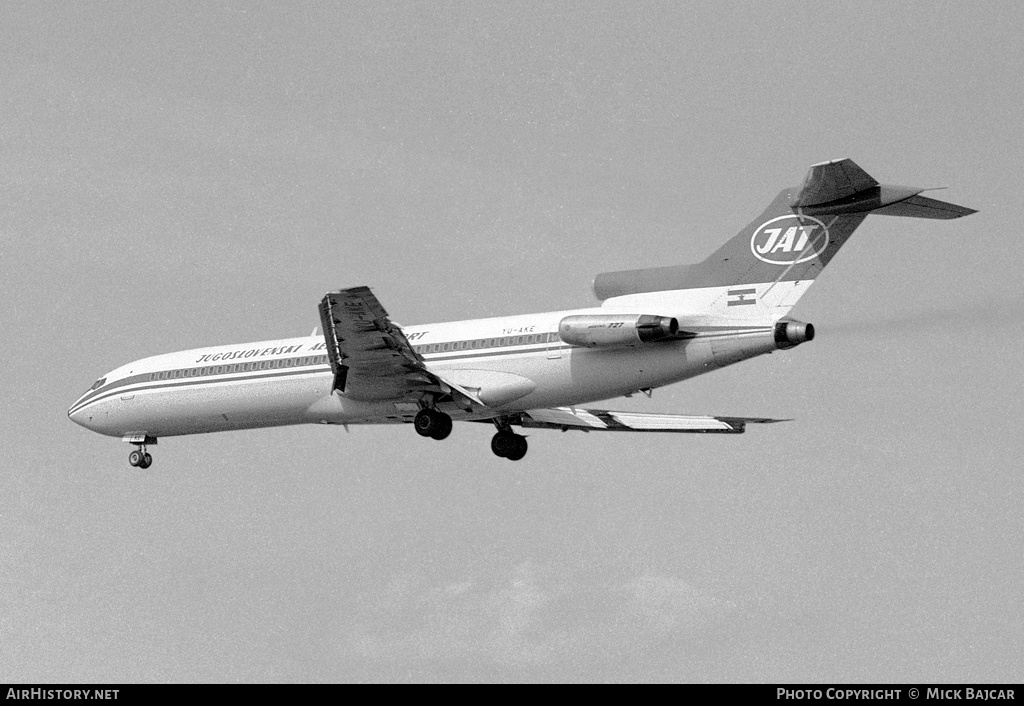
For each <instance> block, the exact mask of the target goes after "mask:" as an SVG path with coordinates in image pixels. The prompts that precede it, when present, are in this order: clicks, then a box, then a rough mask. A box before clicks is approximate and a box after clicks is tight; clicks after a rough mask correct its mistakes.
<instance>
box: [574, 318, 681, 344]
mask: <svg viewBox="0 0 1024 706" xmlns="http://www.w3.org/2000/svg"><path fill="white" fill-rule="evenodd" d="M677 333H679V322H678V321H677V320H676V319H674V318H671V317H669V316H653V315H650V314H593V315H587V314H581V315H578V316H566V317H565V318H564V319H562V320H561V321H560V322H558V337H559V338H561V339H562V341H563V342H565V343H568V344H569V345H571V346H584V347H586V348H615V347H617V346H638V345H640V344H643V343H653V342H654V341H661V340H664V339H666V338H671V337H672V336H675V335H676V334H677Z"/></svg>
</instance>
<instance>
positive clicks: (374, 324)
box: [320, 287, 482, 406]
mask: <svg viewBox="0 0 1024 706" xmlns="http://www.w3.org/2000/svg"><path fill="white" fill-rule="evenodd" d="M320 321H321V322H322V323H323V328H324V340H325V341H326V343H327V358H328V360H330V362H331V372H333V373H334V389H335V390H340V391H341V392H342V393H343V394H344V395H345V396H346V397H351V398H352V399H357V400H401V399H408V400H418V399H420V398H421V397H422V396H423V394H424V393H428V392H434V393H439V394H442V395H444V394H452V395H453V396H455V397H461V398H462V401H463V402H464V403H465V404H466V406H469V404H470V403H472V404H480V405H482V403H480V401H479V400H478V399H477V398H476V397H475V396H474V395H472V394H471V393H469V392H468V391H466V390H463V389H462V388H461V387H459V386H458V385H454V384H451V383H446V382H445V381H443V380H441V379H440V378H439V377H437V375H435V374H434V373H431V372H430V371H429V370H427V369H426V367H425V366H424V364H423V358H422V357H421V356H420V355H419V354H418V353H416V351H414V350H413V348H412V346H411V345H409V340H408V339H407V338H406V337H405V334H404V333H402V329H401V327H399V326H398V325H397V324H396V323H394V322H393V321H391V319H389V318H388V313H387V312H386V311H385V310H384V307H383V306H381V304H380V302H379V301H377V297H375V296H374V295H373V292H371V291H370V288H369V287H351V288H349V289H339V290H338V291H336V292H329V293H328V294H327V295H326V296H325V297H324V298H323V300H322V301H321V302H320Z"/></svg>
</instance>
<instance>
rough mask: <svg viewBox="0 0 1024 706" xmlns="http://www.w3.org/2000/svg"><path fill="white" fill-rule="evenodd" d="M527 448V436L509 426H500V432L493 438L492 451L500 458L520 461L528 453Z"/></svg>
mask: <svg viewBox="0 0 1024 706" xmlns="http://www.w3.org/2000/svg"><path fill="white" fill-rule="evenodd" d="M527 448H528V446H527V444H526V437H525V436H521V435H520V434H516V433H514V432H513V431H512V430H511V429H509V428H508V427H507V426H506V427H505V428H502V427H498V433H497V434H495V435H494V437H493V438H491V451H493V452H494V455H495V456H497V457H498V458H507V459H508V460H509V461H518V460H519V459H521V458H522V457H523V456H525V455H526V451H527Z"/></svg>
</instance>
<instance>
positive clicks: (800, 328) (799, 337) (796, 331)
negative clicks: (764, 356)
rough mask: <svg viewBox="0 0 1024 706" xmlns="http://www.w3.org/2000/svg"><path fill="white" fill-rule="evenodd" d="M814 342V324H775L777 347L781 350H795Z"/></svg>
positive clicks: (786, 322)
mask: <svg viewBox="0 0 1024 706" xmlns="http://www.w3.org/2000/svg"><path fill="white" fill-rule="evenodd" d="M813 340H814V324H805V323H803V322H801V321H780V322H779V323H777V324H775V345H776V346H778V347H779V348H783V349H785V348H793V347H794V346H799V345H800V344H801V343H806V342H807V341H813Z"/></svg>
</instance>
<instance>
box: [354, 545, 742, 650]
mask: <svg viewBox="0 0 1024 706" xmlns="http://www.w3.org/2000/svg"><path fill="white" fill-rule="evenodd" d="M359 612H360V613H361V614H362V615H364V616H365V618H364V619H363V620H361V621H360V623H359V625H358V626H357V627H356V628H355V629H354V630H352V631H351V632H349V634H347V635H345V636H344V637H343V639H342V641H341V643H342V644H341V645H340V655H339V656H340V657H341V658H342V659H343V660H349V659H358V660H372V661H375V662H379V661H383V662H387V663H391V664H392V665H393V666H400V667H402V668H404V667H410V668H411V667H412V666H413V665H415V664H417V663H420V662H427V663H431V664H438V663H440V664H444V663H452V664H454V663H460V664H465V663H466V662H474V661H476V660H484V661H485V662H488V663H492V664H496V665H499V666H503V667H513V666H516V665H519V666H531V667H546V666H555V665H563V666H565V665H566V664H567V663H573V662H576V661H578V660H581V659H582V660H586V661H587V662H588V663H589V662H593V661H594V660H595V659H596V660H597V661H598V662H603V661H606V660H611V661H618V660H621V659H622V657H623V655H630V654H632V653H633V652H635V651H636V650H638V649H646V648H648V647H650V646H651V645H652V644H658V643H659V642H661V641H664V640H666V639H673V638H682V639H683V642H684V644H688V641H689V640H691V639H692V638H694V637H695V636H700V635H703V634H705V633H707V632H709V631H710V630H711V629H712V628H713V626H714V625H715V624H717V623H720V622H722V621H723V620H725V619H727V618H728V617H729V616H730V615H731V614H732V613H734V612H735V606H733V605H732V604H731V603H729V602H727V601H721V600H718V599H716V598H714V597H713V596H709V595H707V594H706V593H705V592H703V591H701V590H700V589H698V588H696V587H694V586H693V585H691V584H690V583H688V582H686V581H685V580H683V579H681V578H679V577H674V576H659V575H654V574H644V575H641V576H637V577H635V578H631V579H629V580H619V581H612V582H602V581H600V580H598V579H594V578H593V577H589V578H588V577H584V576H581V575H578V574H576V573H573V572H566V571H565V570H564V569H560V568H559V567H553V566H546V565H541V564H538V563H536V562H533V561H524V562H522V563H520V564H518V565H516V566H515V567H512V568H511V569H510V570H508V571H507V572H506V574H505V576H504V577H501V578H500V579H499V580H497V581H494V580H492V581H489V582H488V581H486V580H483V579H481V578H475V577H474V578H467V579H463V580H459V581H446V582H443V583H440V584H438V585H435V586H431V585H428V584H426V583H423V582H421V581H420V580H419V579H416V578H414V577H409V576H403V577H396V578H393V579H392V580H390V581H389V582H388V583H387V585H386V586H385V588H384V589H383V590H382V591H381V593H380V595H378V596H375V597H373V598H372V599H367V600H365V601H362V603H361V605H360V606H359Z"/></svg>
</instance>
